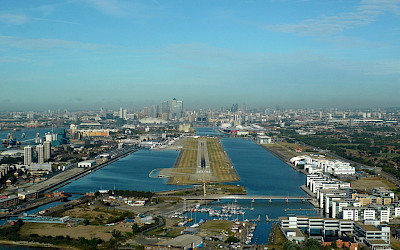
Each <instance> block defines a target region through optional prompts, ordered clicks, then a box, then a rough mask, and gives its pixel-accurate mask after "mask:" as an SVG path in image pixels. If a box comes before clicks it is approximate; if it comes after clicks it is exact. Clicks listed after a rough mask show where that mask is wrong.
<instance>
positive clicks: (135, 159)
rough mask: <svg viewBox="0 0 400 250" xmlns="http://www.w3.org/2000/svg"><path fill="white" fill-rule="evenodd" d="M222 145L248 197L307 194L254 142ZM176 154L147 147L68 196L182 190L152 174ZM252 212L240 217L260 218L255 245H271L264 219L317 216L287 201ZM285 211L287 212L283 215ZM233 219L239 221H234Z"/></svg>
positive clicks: (71, 187)
mask: <svg viewBox="0 0 400 250" xmlns="http://www.w3.org/2000/svg"><path fill="white" fill-rule="evenodd" d="M196 132H197V134H198V135H211V136H216V135H220V134H219V132H218V131H216V130H214V129H212V128H197V129H196ZM221 142H222V144H223V146H224V149H225V150H226V152H227V154H228V156H229V157H230V159H231V161H232V163H233V166H234V167H235V169H236V171H237V172H238V174H239V176H240V181H239V182H235V183H233V184H239V185H242V186H244V187H246V189H247V191H248V194H254V195H263V194H264V195H296V196H299V195H300V196H301V195H305V193H304V192H303V191H302V190H301V189H300V186H301V185H303V184H304V183H305V179H306V178H305V176H304V175H303V174H301V173H299V172H297V171H295V170H294V169H292V168H291V167H289V166H288V165H287V164H285V163H284V162H282V161H281V160H279V159H278V158H276V157H275V156H274V155H272V154H271V153H269V152H268V151H267V150H265V149H264V148H262V147H261V146H259V145H257V144H256V143H254V142H253V141H251V140H248V139H242V138H227V137H224V138H222V139H221ZM178 154H179V152H178V151H152V150H148V149H142V150H139V151H137V152H135V153H133V154H131V155H129V156H127V157H125V158H123V159H120V160H118V161H117V162H114V163H112V164H110V165H108V166H106V167H104V168H102V169H100V170H98V171H96V172H93V173H91V174H89V175H87V176H84V177H83V178H81V179H79V180H76V181H74V182H72V183H71V184H68V185H66V186H64V187H62V188H61V190H63V191H66V192H79V193H85V192H92V191H97V190H99V189H113V188H114V187H115V188H116V189H130V190H143V191H152V192H156V191H162V190H171V189H176V188H182V186H174V185H167V184H166V179H156V178H150V177H149V173H150V172H151V171H152V170H153V169H156V168H170V167H173V165H174V162H175V160H176V158H177V156H178ZM234 202H235V201H233V200H225V201H221V202H214V203H211V204H210V205H209V206H212V207H214V208H216V209H218V208H220V207H221V206H223V205H227V204H232V203H234ZM237 205H238V206H241V207H244V208H249V207H250V206H252V204H251V201H238V202H237ZM253 207H254V210H253V211H250V210H246V214H245V215H244V216H239V217H238V219H240V220H242V219H255V218H257V217H259V216H260V218H261V222H259V223H257V224H258V225H257V229H256V231H255V232H254V238H253V242H252V243H257V244H265V243H267V242H268V234H269V231H270V229H271V225H272V223H271V222H268V223H267V222H266V221H265V216H266V215H268V217H269V218H278V217H279V216H286V215H287V214H288V213H289V214H304V215H316V214H317V213H316V211H296V210H290V209H298V208H308V209H310V208H313V207H312V206H311V205H310V204H308V203H307V202H304V203H303V202H300V201H299V202H295V201H289V203H286V202H285V201H273V202H272V203H269V202H268V201H255V202H254V203H253ZM285 209H289V210H288V211H285ZM192 216H194V217H195V218H196V220H197V221H199V220H200V219H211V218H209V217H208V215H205V214H200V213H194V214H193V215H192ZM231 219H236V217H232V218H231Z"/></svg>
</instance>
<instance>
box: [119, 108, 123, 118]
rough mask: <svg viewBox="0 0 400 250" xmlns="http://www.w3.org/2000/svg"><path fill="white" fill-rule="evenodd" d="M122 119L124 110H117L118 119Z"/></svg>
mask: <svg viewBox="0 0 400 250" xmlns="http://www.w3.org/2000/svg"><path fill="white" fill-rule="evenodd" d="M123 117H124V110H123V108H122V107H120V108H119V118H123Z"/></svg>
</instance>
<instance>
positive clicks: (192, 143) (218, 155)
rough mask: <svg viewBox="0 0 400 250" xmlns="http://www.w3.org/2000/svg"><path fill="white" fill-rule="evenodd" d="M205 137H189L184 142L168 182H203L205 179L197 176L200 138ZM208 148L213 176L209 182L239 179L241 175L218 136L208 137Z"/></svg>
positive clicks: (178, 183)
mask: <svg viewBox="0 0 400 250" xmlns="http://www.w3.org/2000/svg"><path fill="white" fill-rule="evenodd" d="M199 139H203V140H204V139H205V138H187V139H186V140H185V141H184V142H183V152H182V155H181V157H180V158H178V161H179V162H177V163H176V164H175V168H174V170H173V171H172V176H173V177H171V178H169V179H168V181H167V183H168V184H177V185H187V184H201V183H202V182H203V180H202V179H201V178H200V177H199V176H197V178H196V176H195V175H196V168H197V151H198V140H199ZM206 141H207V150H208V156H209V160H210V167H211V173H212V178H210V179H211V180H208V181H207V182H213V183H219V182H233V181H238V180H239V176H238V175H237V173H236V170H235V169H234V168H233V166H232V163H231V161H230V159H229V157H228V155H227V154H226V153H225V152H224V149H223V147H222V144H221V143H220V142H219V140H218V139H217V138H206Z"/></svg>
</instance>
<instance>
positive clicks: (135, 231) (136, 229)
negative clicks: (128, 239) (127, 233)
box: [132, 223, 139, 234]
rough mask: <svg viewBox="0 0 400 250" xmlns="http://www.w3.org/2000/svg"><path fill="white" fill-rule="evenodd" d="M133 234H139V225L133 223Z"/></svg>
mask: <svg viewBox="0 0 400 250" xmlns="http://www.w3.org/2000/svg"><path fill="white" fill-rule="evenodd" d="M132 232H133V233H134V234H137V233H138V232H139V226H138V224H137V223H133V225H132Z"/></svg>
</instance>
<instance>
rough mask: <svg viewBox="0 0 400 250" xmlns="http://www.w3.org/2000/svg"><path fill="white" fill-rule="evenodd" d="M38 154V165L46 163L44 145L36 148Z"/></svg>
mask: <svg viewBox="0 0 400 250" xmlns="http://www.w3.org/2000/svg"><path fill="white" fill-rule="evenodd" d="M36 152H37V161H38V163H44V147H43V145H42V144H39V145H37V146H36Z"/></svg>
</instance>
